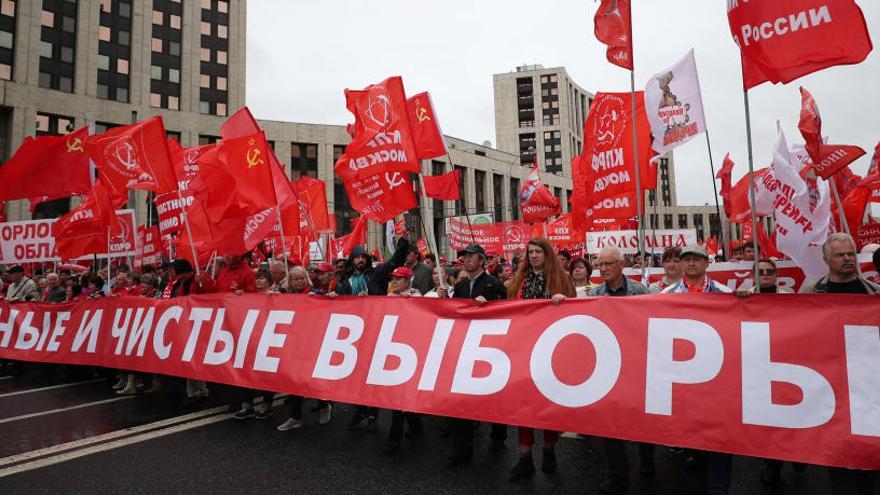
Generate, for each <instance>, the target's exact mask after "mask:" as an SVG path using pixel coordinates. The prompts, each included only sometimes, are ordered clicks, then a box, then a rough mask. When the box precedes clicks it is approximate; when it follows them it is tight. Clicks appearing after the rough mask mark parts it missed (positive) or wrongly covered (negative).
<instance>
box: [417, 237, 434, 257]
mask: <svg viewBox="0 0 880 495" xmlns="http://www.w3.org/2000/svg"><path fill="white" fill-rule="evenodd" d="M416 246H418V248H419V254H421V255H422V258H424V257H426V256H428V254H430V253H431V251H430V250H429V249H428V243H426V242H425V238H424V237H419V240H418V241H416Z"/></svg>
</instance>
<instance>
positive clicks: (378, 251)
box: [370, 248, 385, 263]
mask: <svg viewBox="0 0 880 495" xmlns="http://www.w3.org/2000/svg"><path fill="white" fill-rule="evenodd" d="M370 255H371V256H372V257H373V259H374V260H375V261H376V262H377V263H383V262H384V261H385V260H383V259H382V250H381V249H379V248H376V249H374V250H372V251H370Z"/></svg>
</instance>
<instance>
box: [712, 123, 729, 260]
mask: <svg viewBox="0 0 880 495" xmlns="http://www.w3.org/2000/svg"><path fill="white" fill-rule="evenodd" d="M706 150H707V152H708V153H709V170H710V171H711V172H712V191H713V192H714V193H715V195H714V198H715V214H716V215H718V233H719V234H720V235H721V249H722V250H723V251H724V259H725V260H727V256H728V255H729V254H730V253H729V252H728V251H727V248H725V244H724V243H725V240H726V239H727V234H725V232H724V221H723V219H722V218H721V204H720V203H719V202H718V185H717V184H715V160H714V159H713V158H712V142H711V140H710V139H709V127H708V126H707V127H706ZM709 233H710V234H711V233H712V222H709ZM728 247H729V246H728ZM716 254H717V253H716Z"/></svg>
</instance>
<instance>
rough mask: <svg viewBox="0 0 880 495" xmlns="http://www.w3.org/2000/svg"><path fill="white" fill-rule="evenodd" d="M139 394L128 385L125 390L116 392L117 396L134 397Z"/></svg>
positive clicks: (134, 388)
mask: <svg viewBox="0 0 880 495" xmlns="http://www.w3.org/2000/svg"><path fill="white" fill-rule="evenodd" d="M136 393H137V388H136V387H134V386H133V385H126V386H125V387H124V388H121V389H119V390H117V391H116V395H134V394H136Z"/></svg>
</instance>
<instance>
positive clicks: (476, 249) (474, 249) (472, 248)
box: [458, 244, 486, 257]
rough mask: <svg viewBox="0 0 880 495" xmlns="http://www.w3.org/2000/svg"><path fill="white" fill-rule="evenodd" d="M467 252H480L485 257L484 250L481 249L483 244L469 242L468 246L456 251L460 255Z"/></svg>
mask: <svg viewBox="0 0 880 495" xmlns="http://www.w3.org/2000/svg"><path fill="white" fill-rule="evenodd" d="M469 254H481V255H483V257H486V250H485V249H483V246H480V245H479V244H469V245H468V247H466V248H464V249H462V250H461V251H459V252H458V255H459V256H462V257H464V256H467V255H469Z"/></svg>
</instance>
